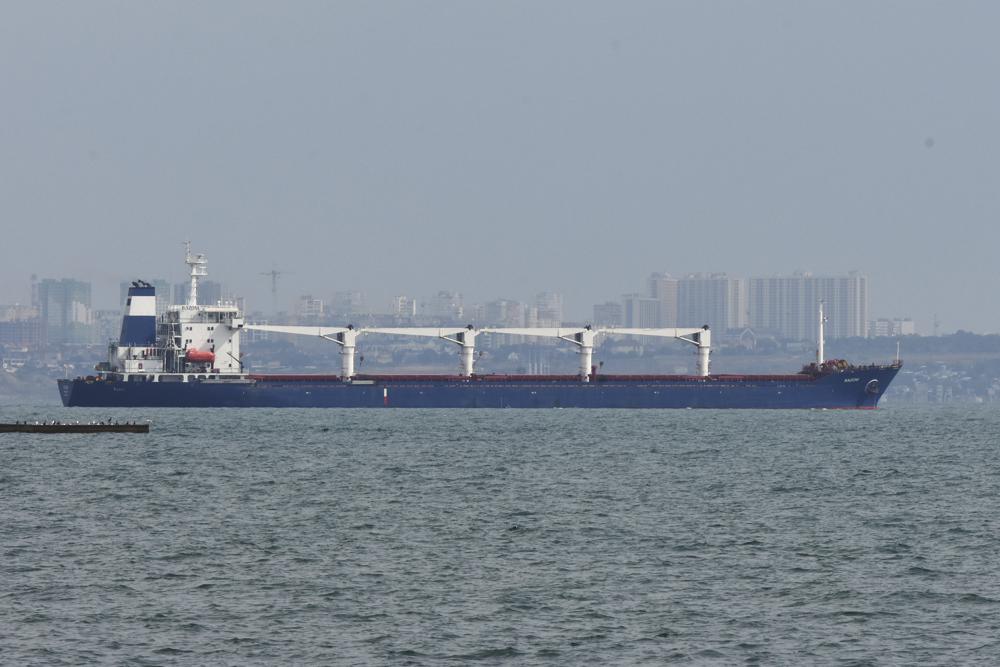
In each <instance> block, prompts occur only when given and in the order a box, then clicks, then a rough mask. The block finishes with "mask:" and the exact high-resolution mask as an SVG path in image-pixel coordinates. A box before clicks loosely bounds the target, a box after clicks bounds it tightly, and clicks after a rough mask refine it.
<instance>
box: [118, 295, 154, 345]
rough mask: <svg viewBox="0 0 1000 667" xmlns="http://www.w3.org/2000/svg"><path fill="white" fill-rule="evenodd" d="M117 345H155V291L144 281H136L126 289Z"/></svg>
mask: <svg viewBox="0 0 1000 667" xmlns="http://www.w3.org/2000/svg"><path fill="white" fill-rule="evenodd" d="M118 344H119V345H120V346H122V347H153V346H154V345H156V289H155V288H154V287H153V286H152V285H150V284H149V283H147V282H145V281H142V280H136V281H135V282H133V283H132V286H131V287H129V288H128V298H127V299H126V301H125V317H123V318H122V331H121V335H120V336H119V337H118Z"/></svg>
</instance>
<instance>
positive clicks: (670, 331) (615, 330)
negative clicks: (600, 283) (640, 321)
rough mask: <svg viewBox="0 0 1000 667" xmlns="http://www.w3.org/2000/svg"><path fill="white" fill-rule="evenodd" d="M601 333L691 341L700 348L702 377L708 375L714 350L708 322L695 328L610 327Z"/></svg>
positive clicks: (699, 360) (699, 366)
mask: <svg viewBox="0 0 1000 667" xmlns="http://www.w3.org/2000/svg"><path fill="white" fill-rule="evenodd" d="M600 333H603V334H606V335H609V336H657V337H660V338H676V339H677V340H682V341H684V342H685V343H691V344H692V345H694V346H695V347H697V348H698V372H697V374H698V375H700V376H702V377H708V367H709V357H710V355H711V352H712V332H711V331H710V330H709V328H708V325H707V324H706V325H705V326H703V327H694V328H683V327H682V328H665V329H629V328H624V327H623V328H619V327H609V328H607V329H601V330H600Z"/></svg>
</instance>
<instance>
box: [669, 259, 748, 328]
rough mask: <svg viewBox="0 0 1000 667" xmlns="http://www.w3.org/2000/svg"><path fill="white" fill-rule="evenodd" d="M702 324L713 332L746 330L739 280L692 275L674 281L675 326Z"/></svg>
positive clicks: (743, 291) (720, 275) (743, 290)
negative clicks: (675, 302) (675, 294)
mask: <svg viewBox="0 0 1000 667" xmlns="http://www.w3.org/2000/svg"><path fill="white" fill-rule="evenodd" d="M703 324H707V325H708V326H709V327H711V328H712V329H715V330H716V331H727V330H729V329H742V328H743V327H745V326H746V287H745V283H744V281H743V279H741V278H730V277H728V276H727V275H726V274H724V273H711V274H703V273H695V274H691V275H688V276H685V277H684V278H681V279H679V280H678V281H677V325H678V326H682V327H697V326H701V325H703ZM664 326H666V325H664Z"/></svg>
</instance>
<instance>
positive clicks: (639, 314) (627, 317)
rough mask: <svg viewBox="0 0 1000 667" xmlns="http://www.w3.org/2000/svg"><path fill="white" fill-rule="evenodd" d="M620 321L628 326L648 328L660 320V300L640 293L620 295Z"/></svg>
mask: <svg viewBox="0 0 1000 667" xmlns="http://www.w3.org/2000/svg"><path fill="white" fill-rule="evenodd" d="M622 321H623V323H624V325H625V326H626V327H630V328H643V329H645V328H650V327H655V326H657V323H658V322H659V321H660V302H659V301H658V300H656V299H654V298H652V297H649V296H643V295H642V294H625V295H623V296H622Z"/></svg>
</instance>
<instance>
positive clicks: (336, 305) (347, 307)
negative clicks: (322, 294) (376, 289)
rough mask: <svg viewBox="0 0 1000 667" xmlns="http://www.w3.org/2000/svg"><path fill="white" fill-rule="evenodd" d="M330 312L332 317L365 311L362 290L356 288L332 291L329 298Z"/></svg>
mask: <svg viewBox="0 0 1000 667" xmlns="http://www.w3.org/2000/svg"><path fill="white" fill-rule="evenodd" d="M329 311H330V314H331V315H333V316H334V317H340V318H344V317H350V316H351V315H359V314H361V313H364V312H365V295H364V292H359V291H357V290H341V291H339V292H334V293H333V298H332V299H330V308H329Z"/></svg>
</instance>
